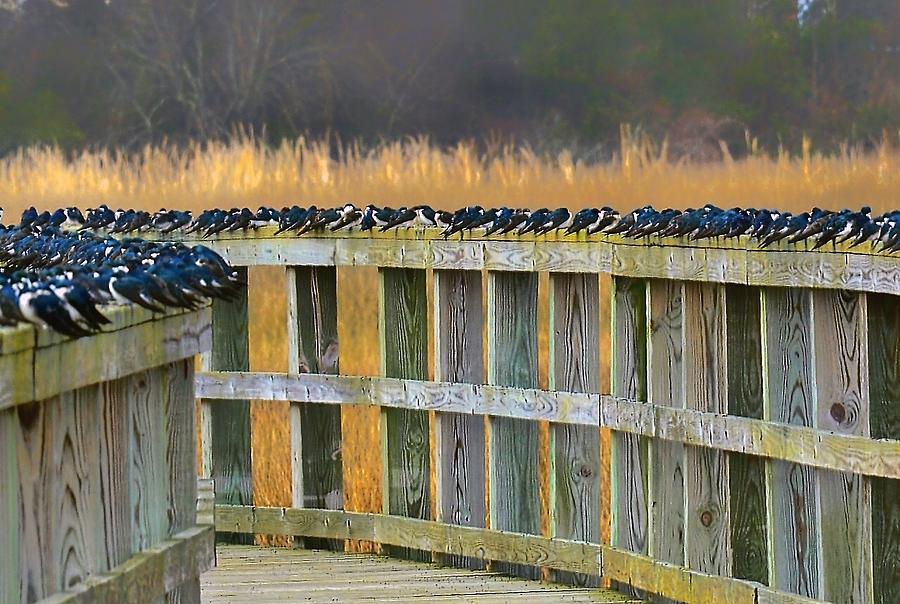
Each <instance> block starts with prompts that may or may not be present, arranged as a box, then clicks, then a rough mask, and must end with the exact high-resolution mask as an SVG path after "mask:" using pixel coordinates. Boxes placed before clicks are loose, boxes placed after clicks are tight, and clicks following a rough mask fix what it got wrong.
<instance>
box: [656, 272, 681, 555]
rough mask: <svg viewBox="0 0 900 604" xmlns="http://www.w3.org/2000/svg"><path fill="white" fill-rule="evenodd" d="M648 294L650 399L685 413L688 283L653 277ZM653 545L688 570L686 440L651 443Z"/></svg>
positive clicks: (657, 552)
mask: <svg viewBox="0 0 900 604" xmlns="http://www.w3.org/2000/svg"><path fill="white" fill-rule="evenodd" d="M647 290H648V292H647V295H648V306H647V309H648V315H649V317H648V318H649V325H648V330H647V331H648V347H649V349H648V351H647V357H648V358H647V363H648V372H647V373H648V376H647V381H648V384H647V395H648V397H647V401H648V402H650V403H653V404H654V405H661V406H666V407H675V408H678V409H684V406H685V405H684V387H683V373H684V366H683V360H684V355H683V350H684V340H685V337H686V336H685V334H684V333H683V332H684V329H683V323H684V311H683V285H682V283H681V282H680V281H670V280H663V279H650V280H648V281H647ZM648 448H649V452H648V453H649V464H648V465H649V469H648V471H647V473H648V500H649V514H648V531H649V535H648V541H649V542H648V544H647V551H648V552H649V554H650V555H651V556H653V557H654V558H656V559H658V560H662V561H664V562H670V563H672V564H678V565H680V566H684V548H685V534H684V531H685V516H684V514H685V509H684V501H685V499H684V497H685V484H684V482H685V478H684V476H685V459H684V455H685V453H684V449H685V447H684V445H683V444H682V443H680V442H673V441H666V440H662V439H655V440H652V441H650V443H649V446H648Z"/></svg>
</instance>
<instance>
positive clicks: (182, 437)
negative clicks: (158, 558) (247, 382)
mask: <svg viewBox="0 0 900 604" xmlns="http://www.w3.org/2000/svg"><path fill="white" fill-rule="evenodd" d="M159 371H160V372H161V373H162V377H163V378H164V383H165V387H166V390H165V392H164V396H165V399H164V400H165V402H166V413H165V421H166V467H167V471H168V485H169V492H168V497H167V500H166V503H167V508H166V515H167V519H168V526H167V527H166V528H167V530H166V535H167V536H168V537H172V536H173V535H176V534H178V533H180V532H182V531H185V530H187V529H189V528H191V527H192V526H194V525H195V524H197V479H196V474H197V470H196V466H197V451H196V448H197V444H196V443H197V439H196V432H195V430H194V360H193V359H185V360H183V361H178V362H175V363H170V364H168V365H166V366H165V367H162V368H160V370H159ZM166 599H167V601H168V602H170V603H171V604H177V603H181V602H199V601H200V582H199V579H197V578H190V579H188V580H187V581H186V582H185V583H184V584H181V585H178V586H177V587H176V588H175V589H174V590H172V591H170V592H169V593H168V594H166Z"/></svg>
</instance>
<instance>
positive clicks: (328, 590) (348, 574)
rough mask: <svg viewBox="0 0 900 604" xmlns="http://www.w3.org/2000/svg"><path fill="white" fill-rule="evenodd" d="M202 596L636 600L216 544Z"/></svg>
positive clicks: (467, 573) (355, 558)
mask: <svg viewBox="0 0 900 604" xmlns="http://www.w3.org/2000/svg"><path fill="white" fill-rule="evenodd" d="M217 554H218V565H217V566H216V568H214V569H212V570H210V571H208V572H207V573H205V574H204V575H203V576H202V577H201V589H202V598H203V601H204V602H253V603H254V604H262V603H263V602H287V601H290V602H433V601H438V602H441V601H446V602H510V601H519V602H617V603H619V602H636V600H632V599H629V598H627V597H626V596H623V595H621V594H619V593H616V592H613V591H609V590H603V589H579V588H575V587H567V586H564V585H554V584H551V583H541V582H538V581H528V580H522V579H513V578H510V577H506V576H503V575H499V574H496V573H490V572H486V571H477V570H466V569H459V568H449V567H439V566H437V565H434V564H427V563H421V562H409V561H405V560H396V559H392V558H385V557H382V556H373V555H368V554H351V553H334V552H327V551H319V550H302V549H298V550H294V549H287V548H271V547H251V546H219V547H218V548H217Z"/></svg>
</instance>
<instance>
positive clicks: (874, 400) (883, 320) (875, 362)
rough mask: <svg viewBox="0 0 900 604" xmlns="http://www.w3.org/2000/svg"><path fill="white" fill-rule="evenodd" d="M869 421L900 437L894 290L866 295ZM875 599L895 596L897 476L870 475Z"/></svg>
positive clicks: (880, 433) (881, 434)
mask: <svg viewBox="0 0 900 604" xmlns="http://www.w3.org/2000/svg"><path fill="white" fill-rule="evenodd" d="M866 298H867V307H868V308H867V310H868V315H869V320H868V339H869V347H868V348H869V350H868V355H869V375H868V378H869V379H868V383H869V404H870V407H869V425H870V431H871V435H872V438H892V439H900V313H898V312H897V300H898V298H897V297H896V296H887V295H871V294H870V295H867V296H866ZM871 486H872V536H873V540H872V558H873V561H874V573H873V582H874V593H875V602H878V603H879V604H888V602H897V601H900V481H898V480H888V479H884V478H876V479H872V485H871Z"/></svg>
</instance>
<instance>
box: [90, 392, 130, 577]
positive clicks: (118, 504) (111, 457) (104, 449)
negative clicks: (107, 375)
mask: <svg viewBox="0 0 900 604" xmlns="http://www.w3.org/2000/svg"><path fill="white" fill-rule="evenodd" d="M128 384H129V381H128V379H127V378H122V379H118V380H113V381H110V382H103V383H101V384H98V385H97V397H98V405H99V414H100V443H99V445H100V481H101V492H102V494H103V502H102V503H103V527H104V541H105V550H106V551H105V555H106V565H105V567H106V568H115V567H116V566H118V565H119V564H122V563H124V562H125V561H126V560H127V559H128V557H129V556H130V555H131V552H132V526H131V525H132V516H131V509H132V508H131V472H130V455H131V453H130V448H131V431H132V423H131V422H132V415H131V413H132V411H131V399H130V398H129V390H128Z"/></svg>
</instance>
